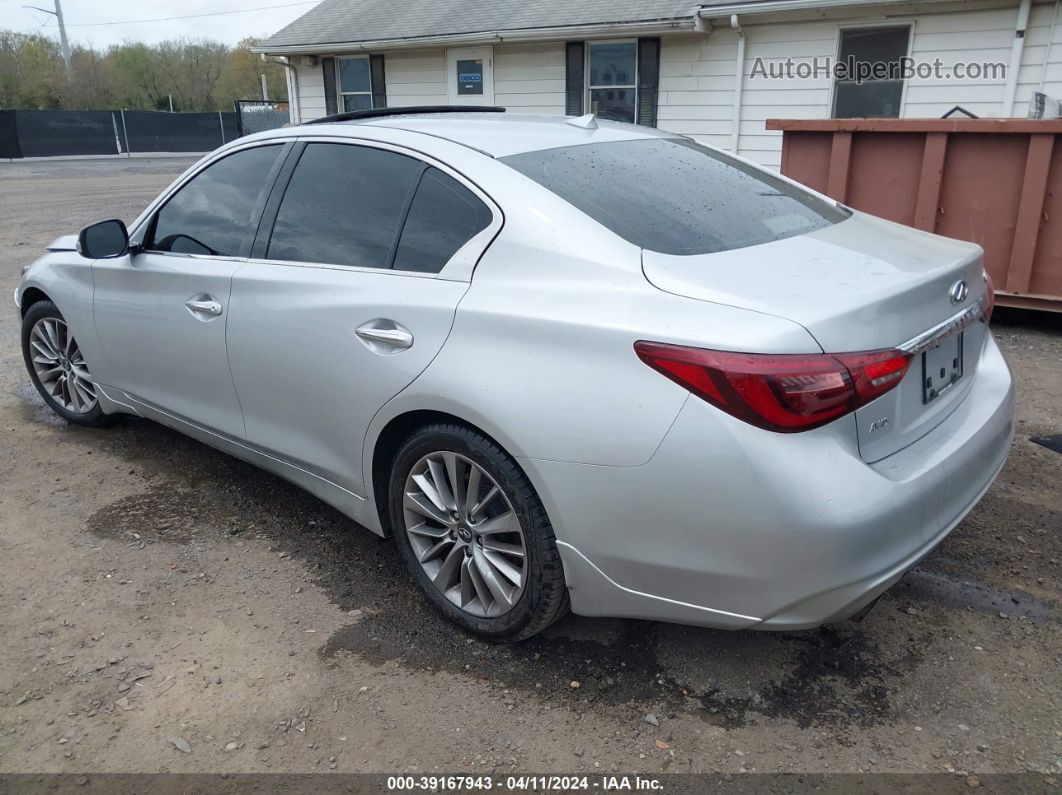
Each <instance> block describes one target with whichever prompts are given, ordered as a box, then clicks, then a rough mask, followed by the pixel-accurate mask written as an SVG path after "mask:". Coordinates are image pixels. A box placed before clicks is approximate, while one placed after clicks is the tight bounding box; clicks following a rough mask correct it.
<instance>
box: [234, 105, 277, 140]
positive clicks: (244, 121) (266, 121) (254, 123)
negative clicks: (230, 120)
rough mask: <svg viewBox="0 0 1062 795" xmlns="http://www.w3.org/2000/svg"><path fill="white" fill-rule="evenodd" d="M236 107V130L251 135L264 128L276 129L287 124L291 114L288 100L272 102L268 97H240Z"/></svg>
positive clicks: (240, 133)
mask: <svg viewBox="0 0 1062 795" xmlns="http://www.w3.org/2000/svg"><path fill="white" fill-rule="evenodd" d="M234 105H235V107H236V132H237V134H238V135H241V136H242V135H250V134H251V133H256V132H262V131H263V130H275V129H276V128H277V127H283V126H284V125H285V124H287V123H288V122H289V121H290V119H291V116H290V115H289V113H288V103H287V102H272V101H270V100H266V99H238V100H236V102H235V103H234Z"/></svg>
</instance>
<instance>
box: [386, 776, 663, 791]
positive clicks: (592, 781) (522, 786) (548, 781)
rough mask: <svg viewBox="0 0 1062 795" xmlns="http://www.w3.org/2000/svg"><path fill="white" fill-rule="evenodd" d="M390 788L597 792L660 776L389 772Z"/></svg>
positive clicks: (631, 787) (636, 786)
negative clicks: (419, 773)
mask: <svg viewBox="0 0 1062 795" xmlns="http://www.w3.org/2000/svg"><path fill="white" fill-rule="evenodd" d="M387 789H388V790H389V791H403V790H405V791H429V792H430V791H436V792H437V791H440V790H443V791H461V790H467V791H470V792H471V791H476V790H480V791H485V790H493V789H499V790H502V791H509V792H526V791H532V792H543V791H547V792H548V791H554V792H568V791H577V790H584V791H585V790H598V791H600V792H623V791H643V792H652V791H659V790H661V789H663V784H662V783H661V782H660V780H659V779H656V778H650V777H643V776H593V777H591V776H578V775H576V776H560V775H557V776H553V775H523V776H521V775H515V776H506V777H504V778H502V777H500V776H499V777H497V778H495V777H493V776H461V775H451V776H388V778H387Z"/></svg>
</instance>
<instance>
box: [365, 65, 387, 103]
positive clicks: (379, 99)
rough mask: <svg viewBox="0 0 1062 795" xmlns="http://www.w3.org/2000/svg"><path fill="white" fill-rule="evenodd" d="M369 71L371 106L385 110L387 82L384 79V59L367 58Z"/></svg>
mask: <svg viewBox="0 0 1062 795" xmlns="http://www.w3.org/2000/svg"><path fill="white" fill-rule="evenodd" d="M369 71H370V72H371V74H372V106H373V107H374V108H386V107H387V82H386V80H385V79H384V57H383V56H382V55H370V56H369Z"/></svg>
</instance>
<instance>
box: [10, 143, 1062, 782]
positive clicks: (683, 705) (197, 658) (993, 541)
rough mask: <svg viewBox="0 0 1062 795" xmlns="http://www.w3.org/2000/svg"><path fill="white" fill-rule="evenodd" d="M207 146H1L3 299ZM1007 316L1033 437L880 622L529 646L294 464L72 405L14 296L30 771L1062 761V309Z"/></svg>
mask: <svg viewBox="0 0 1062 795" xmlns="http://www.w3.org/2000/svg"><path fill="white" fill-rule="evenodd" d="M185 165H187V161H184V160H173V159H158V160H132V161H129V160H126V161H91V162H89V161H79V162H60V163H49V164H0V222H2V223H0V295H2V296H8V297H9V296H10V295H11V293H12V291H13V290H14V288H15V285H16V282H17V278H18V273H19V269H20V267H21V266H22V265H24V264H26V263H28V262H30V261H31V260H33V259H34V258H35V257H36V256H38V254H39V253H40V252H41V249H42V248H43V247H44V246H45V245H46V244H47V243H48V242H49V241H50V240H51V239H52V238H54V237H55V236H56V235H58V234H60V233H69V232H74V231H76V230H77V229H78V228H79V227H81V226H82V225H84V224H86V223H88V222H91V221H94V220H98V219H100V218H105V217H110V216H119V217H123V218H125V219H127V220H131V219H132V218H133V217H135V216H136V214H137V213H138V212H139V210H140V209H141V208H142V207H143V206H144V205H145V204H146V203H147V202H148V200H149V199H150V198H152V197H153V196H154V195H155V194H156V193H157V191H158V190H160V189H161V188H162V187H163V186H164V185H165V184H167V183H168V182H169V181H170V180H171V179H172V178H173V177H174V176H175V175H176V174H177V173H178V172H179V171H181V170H182V169H183V168H184V167H185ZM3 300H4V301H7V300H9V298H6V297H5V298H4V299H3ZM993 326H994V331H995V334H996V337H997V339H998V340H999V342H1000V344H1001V346H1002V348H1003V351H1004V353H1005V354H1006V356H1007V359H1008V360H1009V362H1010V364H1011V367H1012V368H1013V370H1014V374H1015V376H1016V378H1017V384H1018V394H1019V409H1018V416H1019V421H1018V423H1019V424H1018V434H1017V439H1016V441H1015V443H1014V449H1013V451H1012V453H1011V456H1010V460H1009V462H1008V463H1007V465H1006V468H1005V469H1004V471H1003V473H1002V475H1001V477H1000V478H999V480H998V481H997V483H996V484H995V485H994V486H993V487H992V489H991V490H990V491H989V493H988V495H987V497H986V498H985V499H984V501H983V502H982V503H981V504H980V505H979V506H978V507H977V509H976V510H975V511H974V512H973V513H972V514H971V515H970V516H969V518H967V519H966V521H964V522H963V523H962V524H961V526H959V527H958V529H956V530H955V532H954V533H953V534H952V535H951V536H950V538H949V539H948V540H947V541H946V542H945V543H944V544H943V546H942V547H941V548H940V549H939V550H938V551H936V552H935V553H934V554H933V555H932V556H930V557H929V559H927V560H926V561H925V562H924V563H923V565H922V566H921V567H920V568H919V569H918V570H916V571H915V572H913V573H911V574H910V575H909V576H908V577H907V578H906V579H905V580H904V581H902V582H901V584H900V585H898V586H897V587H896V588H894V589H893V590H892V591H891V592H889V593H888V594H887V595H886V596H885V598H884V599H882V601H881V602H880V603H879V604H878V605H877V607H876V608H875V609H874V610H873V611H871V613H870V614H869V615H868V616H867V617H866V619H865V620H864V621H863V622H862V623H859V624H856V623H845V624H840V625H836V626H831V627H827V628H823V629H820V630H816V631H809V632H800V633H795V634H772V633H757V632H741V633H731V632H722V631H712V630H706V629H697V628H689V627H681V626H672V625H665V624H654V623H648V622H639V621H620V620H589V619H582V618H575V617H569V618H567V619H565V620H564V621H563V622H561V623H560V624H558V625H557V626H556V627H554V628H553V629H552V630H550V631H549V632H548V633H547V634H546V635H544V636H542V637H539V638H537V639H534V640H532V641H529V642H526V643H523V644H519V645H515V646H505V645H490V644H486V643H482V642H479V641H477V640H473V639H470V638H468V637H466V636H463V635H461V634H460V633H458V632H456V631H455V630H454V629H452V628H451V627H450V626H449V625H447V624H446V623H444V622H443V621H442V620H441V619H440V618H439V616H438V615H436V613H435V612H433V610H432V609H431V608H430V607H429V606H428V605H427V603H426V602H425V600H424V599H423V598H422V597H421V595H420V593H419V592H418V591H417V590H416V588H415V586H414V584H413V582H412V580H411V579H410V578H409V577H408V576H407V575H406V573H405V570H404V568H403V567H402V565H401V562H400V559H399V557H398V555H397V553H396V550H395V549H394V547H393V545H392V544H391V543H390V542H386V541H381V540H379V539H378V538H376V537H375V536H373V535H371V534H370V533H369V532H368V531H366V530H364V529H361V528H358V527H357V526H355V525H354V524H353V523H352V522H350V521H349V520H348V519H346V518H345V517H343V516H341V515H339V514H338V513H336V512H335V511H333V510H331V509H330V508H328V507H327V506H325V505H323V504H322V503H320V502H318V501H317V500H315V499H314V498H312V497H310V496H309V495H307V494H305V493H303V492H301V491H299V490H298V489H296V488H294V487H293V486H290V485H288V484H287V483H285V482H283V481H281V480H279V479H277V478H274V477H272V476H270V475H267V474H265V473H262V472H260V471H258V470H256V469H254V468H252V467H251V466H249V465H246V464H243V463H240V462H238V461H235V460H233V459H230V458H227V457H226V456H224V455H222V454H220V453H217V452H214V451H213V450H211V449H209V448H207V447H204V446H202V445H200V444H198V443H196V442H193V441H191V440H189V439H186V438H183V437H181V436H179V435H178V434H176V433H174V432H172V431H169V430H167V429H164V428H162V427H160V426H158V425H155V424H153V423H151V422H147V421H141V420H128V421H123V422H122V423H120V424H118V425H117V426H116V427H113V428H109V429H106V430H99V431H95V430H85V429H80V428H75V427H69V426H67V425H66V424H64V423H62V422H60V421H57V420H56V419H55V418H53V416H52V415H50V414H49V412H48V411H47V410H46V409H45V408H44V404H43V402H42V401H41V400H40V399H39V398H38V396H37V395H36V393H35V392H34V391H33V390H32V388H31V387H30V385H29V382H28V379H27V376H26V373H25V370H24V367H23V363H22V359H21V355H20V352H19V347H18V317H17V312H16V310H15V308H14V306H13V304H7V308H6V310H4V311H2V312H0V438H2V440H3V441H2V444H0V560H2V562H3V573H2V575H0V637H2V639H3V644H2V646H0V772H61V771H62V772H73V771H76V772H104V771H144V772H155V771H187V772H204V771H209V772H230V773H237V772H259V771H275V772H297V771H321V772H327V771H329V770H338V771H375V772H421V773H425V772H433V771H472V772H488V771H493V772H496V773H508V772H510V771H513V770H517V771H526V772H539V773H549V772H564V771H567V772H575V771H585V772H602V773H603V772H608V771H621V772H628V773H630V772H636V771H644V772H649V773H659V772H661V771H671V772H686V771H721V772H738V771H742V770H747V771H805V772H810V771H816V772H822V771H851V772H855V771H864V772H866V771H912V772H919V771H935V772H945V771H946V772H955V773H957V774H959V775H965V774H966V773H974V772H979V773H988V772H1025V771H1039V772H1062V708H1060V707H1062V642H1060V633H1059V628H1060V618H1062V612H1060V597H1062V594H1060V582H1059V573H1060V566H1059V559H1060V558H1062V540H1060V532H1059V531H1060V530H1062V455H1059V454H1058V453H1054V452H1051V451H1049V450H1047V449H1045V448H1043V447H1040V446H1037V445H1035V444H1033V443H1032V442H1030V441H1029V437H1030V436H1033V435H1036V434H1051V433H1060V432H1062V398H1060V397H1059V396H1060V395H1062V323H1060V322H1058V320H1057V319H1056V320H1054V321H1045V320H1037V319H1035V318H1034V317H1031V316H1018V315H1014V314H1011V315H1009V316H1008V315H1006V314H1004V313H999V316H998V317H997V320H996V321H995V322H994V323H993ZM575 683H578V687H576V686H575Z"/></svg>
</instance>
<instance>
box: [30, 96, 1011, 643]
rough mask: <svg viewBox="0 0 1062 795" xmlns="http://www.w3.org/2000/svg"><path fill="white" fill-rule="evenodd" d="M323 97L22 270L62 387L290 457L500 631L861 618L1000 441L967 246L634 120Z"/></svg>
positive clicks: (282, 462) (963, 495)
mask: <svg viewBox="0 0 1062 795" xmlns="http://www.w3.org/2000/svg"><path fill="white" fill-rule="evenodd" d="M326 122H327V123H320V124H308V125H302V126H298V127H290V128H287V129H283V130H275V131H272V132H268V133H261V134H257V135H252V136H249V137H246V138H241V139H239V140H237V141H234V142H232V143H230V144H228V145H226V146H224V147H222V148H221V149H219V150H217V151H216V152H214V153H212V154H210V155H208V156H207V157H205V158H203V159H202V160H201V161H199V162H198V163H197V164H196V165H194V166H193V167H192V168H190V169H189V170H188V171H187V172H185V173H184V174H183V175H182V176H181V177H180V178H178V179H177V180H176V181H175V182H174V183H173V184H172V185H171V186H170V187H169V188H167V189H166V190H165V191H164V192H163V193H162V194H161V195H160V196H159V197H158V198H157V199H156V200H155V201H154V202H152V204H151V205H150V206H149V207H148V208H147V209H146V210H144V212H143V213H142V214H141V215H140V217H139V218H137V219H136V220H135V221H134V222H133V223H132V224H131V225H130V226H129V227H128V228H127V227H126V226H125V225H124V224H123V223H122V222H120V221H103V222H100V223H98V224H94V225H93V226H90V227H87V228H86V229H84V230H82V232H81V234H80V235H79V236H66V237H60V238H58V239H57V240H56V241H55V242H54V243H53V244H52V245H51V246H49V247H48V251H47V252H46V253H45V254H44V256H42V257H41V258H40V259H38V260H37V261H36V262H35V263H33V264H32V265H31V266H29V267H28V268H27V269H26V271H25V272H24V274H23V278H22V280H21V282H20V284H19V286H18V289H17V291H16V295H15V300H16V303H17V304H18V305H19V307H20V312H21V315H22V319H23V325H22V329H23V331H22V349H23V352H24V354H25V359H26V364H27V367H28V369H29V373H30V377H31V378H32V380H33V383H34V384H35V386H36V387H37V389H38V390H39V391H40V393H41V395H42V396H43V398H44V400H45V401H47V403H48V404H49V405H50V406H51V408H52V409H54V410H55V411H56V412H57V413H58V414H59V415H61V416H62V417H64V418H66V419H67V420H69V421H70V422H72V423H76V424H81V425H103V424H106V423H107V422H109V421H112V420H113V419H114V418H115V417H117V416H119V415H136V416H140V417H145V418H148V419H151V420H154V421H156V422H160V423H163V424H164V425H167V426H170V427H172V428H176V429H178V430H179V431H181V432H183V433H186V434H188V435H189V436H192V437H194V438H196V439H199V440H201V441H202V442H205V443H206V444H209V445H212V446H214V447H217V448H219V449H221V450H224V451H226V452H228V453H230V454H232V455H234V456H237V457H239V458H242V459H245V460H247V461H250V462H253V463H254V464H257V465H258V466H260V467H262V468H264V469H267V470H269V471H271V472H274V473H276V474H278V475H280V476H282V477H284V478H287V479H288V480H291V481H293V482H294V483H296V484H298V485H300V486H302V487H304V488H306V489H307V490H309V491H311V492H312V493H313V494H315V495H317V496H318V497H319V498H320V499H322V500H324V501H325V502H327V503H329V504H331V505H333V506H335V507H336V508H338V509H339V510H340V511H342V512H344V513H345V514H347V515H348V516H350V517H351V518H352V519H354V520H355V521H357V522H358V523H360V524H361V525H364V526H365V527H367V528H368V529H369V530H371V531H373V532H375V533H379V534H381V535H385V536H393V537H394V538H395V539H396V541H397V543H398V545H399V548H400V549H401V551H402V554H403V555H404V557H405V559H406V560H407V562H408V564H409V569H410V571H411V572H412V575H413V577H414V578H415V579H416V581H417V582H418V583H419V585H420V586H421V587H422V588H423V589H424V591H425V592H426V593H427V595H428V598H429V599H431V600H432V601H433V602H434V603H435V604H436V605H437V606H438V608H439V609H440V610H441V611H442V612H443V613H444V614H445V615H446V616H447V617H448V618H450V619H451V620H452V621H454V622H455V623H457V624H458V625H460V626H461V627H463V628H464V629H466V630H468V631H471V632H474V633H477V634H479V635H482V636H485V637H489V638H497V639H511V640H515V639H521V638H526V637H529V636H531V635H533V634H535V633H536V632H539V631H541V630H542V629H544V628H546V627H547V626H549V625H550V624H551V623H552V622H554V621H556V620H557V619H558V618H559V617H561V616H562V615H564V613H565V612H566V611H568V610H569V609H571V610H572V611H573V612H575V613H578V614H582V615H591V616H605V615H607V616H628V617H637V618H646V619H654V620H662V621H676V622H683V623H689V624H699V625H704V626H713V627H729V628H763V629H800V628H806V627H812V626H815V625H818V624H821V623H823V622H829V621H837V620H841V619H844V618H847V617H851V616H853V615H855V614H857V613H859V612H860V611H862V610H864V609H866V608H867V607H868V606H869V605H871V604H872V603H873V601H874V600H875V599H876V598H877V597H878V596H879V595H880V594H881V593H882V592H883V591H884V590H885V589H887V588H888V587H889V586H891V585H892V584H893V583H895V582H896V581H897V580H898V579H899V578H900V577H901V576H902V575H903V574H904V573H905V572H906V571H907V570H908V569H910V568H911V567H912V566H914V565H915V564H916V563H917V562H918V561H919V560H920V559H921V558H922V557H923V556H925V555H926V554H928V553H929V552H930V551H931V550H932V549H933V548H934V547H935V546H936V545H937V544H939V543H940V542H941V540H942V539H943V538H944V537H945V536H946V535H947V534H948V532H949V531H951V529H952V528H953V527H955V525H956V524H957V523H958V522H959V521H960V520H961V519H962V518H963V516H964V515H965V514H966V513H967V512H968V511H969V510H970V509H971V508H972V507H973V506H974V504H975V503H976V502H977V500H978V499H979V498H980V497H981V495H983V494H984V492H985V490H986V489H987V488H988V487H989V485H990V484H991V483H992V481H993V479H994V478H995V477H996V475H997V473H998V472H999V470H1000V468H1001V467H1002V465H1003V462H1004V459H1005V457H1006V455H1007V451H1008V450H1009V447H1010V441H1011V435H1012V433H1013V424H1012V423H1013V413H1014V406H1013V388H1012V384H1011V378H1010V374H1009V371H1008V369H1007V366H1006V364H1005V363H1004V361H1003V358H1002V356H1001V355H1000V352H999V350H998V349H997V347H996V345H995V343H994V342H993V340H992V336H991V335H990V334H989V333H988V320H989V317H990V314H991V311H992V302H993V297H992V288H991V284H990V282H989V279H988V277H987V274H986V273H985V272H984V271H983V266H982V252H981V250H980V249H979V248H978V247H977V246H975V245H971V244H969V243H962V242H958V241H955V240H948V239H945V238H942V237H937V236H934V235H930V234H926V233H923V232H919V231H914V230H912V229H909V228H906V227H902V226H899V225H897V224H893V223H889V222H887V221H883V220H880V219H877V218H874V217H870V216H867V215H863V214H861V213H858V212H854V211H852V210H850V209H848V208H846V207H844V206H841V205H839V204H837V203H836V202H834V201H832V200H830V199H828V198H826V197H823V196H820V195H818V194H814V193H812V192H810V191H808V190H807V189H805V188H802V187H800V186H798V185H796V184H794V183H792V182H790V181H788V180H786V179H784V178H782V177H779V176H778V175H776V174H773V173H770V172H767V171H764V170H762V169H760V168H758V167H756V166H755V165H753V164H751V163H749V162H747V161H744V160H742V159H739V158H735V157H733V156H730V155H727V154H725V153H723V152H720V151H717V150H714V149H711V148H708V147H705V146H702V145H700V144H698V143H696V142H694V141H692V140H690V139H687V138H684V137H681V136H677V135H673V134H669V133H665V132H661V131H657V130H653V129H647V128H645V127H637V126H633V125H625V124H613V123H608V122H598V121H596V120H594V119H593V118H592V117H584V118H580V119H570V118H564V117H535V116H516V115H512V114H505V113H498V112H477V113H471V112H467V113H457V112H449V113H410V112H401V113H395V112H387V111H377V112H374V113H369V114H366V113H360V114H347V118H334V119H331V120H326ZM396 575H397V572H396ZM351 576H352V577H356V576H357V573H356V572H355V571H352V572H351Z"/></svg>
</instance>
